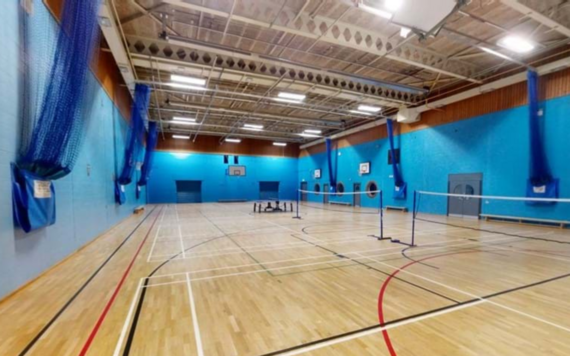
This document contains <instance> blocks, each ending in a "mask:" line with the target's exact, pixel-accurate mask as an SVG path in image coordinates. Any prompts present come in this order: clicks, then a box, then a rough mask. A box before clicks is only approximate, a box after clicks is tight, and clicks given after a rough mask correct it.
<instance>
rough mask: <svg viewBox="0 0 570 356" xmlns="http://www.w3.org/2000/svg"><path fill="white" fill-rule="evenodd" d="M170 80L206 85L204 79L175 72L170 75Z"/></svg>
mask: <svg viewBox="0 0 570 356" xmlns="http://www.w3.org/2000/svg"><path fill="white" fill-rule="evenodd" d="M170 80H172V81H173V82H178V83H185V84H193V85H200V86H204V85H206V79H201V78H192V77H184V76H181V75H176V74H172V75H171V76H170Z"/></svg>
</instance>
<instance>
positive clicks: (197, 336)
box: [186, 273, 204, 356]
mask: <svg viewBox="0 0 570 356" xmlns="http://www.w3.org/2000/svg"><path fill="white" fill-rule="evenodd" d="M186 286H187V287H188V301H189V302H190V311H191V312H192V326H193V327H194V338H195V339H196V351H197V352H198V356H204V348H203V346H202V337H201V335H200V326H199V325H198V314H197V313H196V304H195V303H194V293H192V281H191V280H190V275H189V274H188V273H186Z"/></svg>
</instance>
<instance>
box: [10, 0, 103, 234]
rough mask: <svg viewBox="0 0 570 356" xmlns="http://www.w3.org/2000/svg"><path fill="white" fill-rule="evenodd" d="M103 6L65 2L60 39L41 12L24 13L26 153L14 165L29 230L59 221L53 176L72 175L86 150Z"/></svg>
mask: <svg viewBox="0 0 570 356" xmlns="http://www.w3.org/2000/svg"><path fill="white" fill-rule="evenodd" d="M98 9H99V1H97V0H74V1H71V0H67V1H65V2H64V7H63V12H62V18H61V24H60V28H59V31H58V32H57V40H53V39H52V38H50V33H51V32H50V31H51V28H50V29H44V30H45V31H44V32H42V31H40V29H39V28H40V27H41V21H42V19H41V16H40V15H38V17H39V18H40V20H38V21H36V22H34V23H29V21H30V20H31V16H33V15H32V14H24V13H22V14H23V16H21V21H22V22H21V23H22V52H21V53H22V56H23V57H22V62H23V64H24V66H25V70H24V73H22V76H23V78H24V83H25V84H24V96H23V100H22V102H23V103H24V108H23V110H22V116H23V117H22V134H21V142H20V150H19V152H20V154H19V156H18V159H17V163H16V164H12V208H13V213H14V219H15V220H16V223H17V224H18V225H19V226H20V227H21V228H22V229H23V230H24V231H25V232H30V231H32V230H36V229H39V228H42V227H45V226H49V225H53V224H54V223H55V221H56V209H55V189H54V186H53V183H52V181H51V180H54V179H59V178H62V177H64V176H66V175H68V174H69V173H71V171H72V169H73V167H74V165H75V163H76V161H77V158H78V155H79V152H80V148H81V147H80V146H81V141H82V136H83V134H84V130H83V129H84V127H85V122H86V118H87V117H88V116H89V115H88V112H87V109H88V107H89V105H88V104H89V99H90V98H88V95H87V90H88V88H89V87H90V85H89V83H90V81H89V79H90V78H89V65H90V63H91V61H92V58H93V54H94V52H95V49H96V48H97V45H98V34H99V26H98V23H97V11H98ZM32 34H33V36H35V37H42V41H38V39H37V38H35V37H33V36H32ZM32 37H33V39H34V41H32ZM37 47H41V48H42V50H46V49H48V50H47V53H43V56H40V55H37V53H42V51H40V50H39V49H38V48H37ZM36 52H37V53H36ZM34 55H36V56H34Z"/></svg>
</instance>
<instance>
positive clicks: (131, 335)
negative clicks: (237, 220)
mask: <svg viewBox="0 0 570 356" xmlns="http://www.w3.org/2000/svg"><path fill="white" fill-rule="evenodd" d="M200 214H202V213H201V212H200ZM202 215H203V214H202ZM203 216H204V215H203ZM206 220H209V219H207V218H206ZM266 228H267V227H262V228H258V229H251V230H250V231H256V230H262V229H266ZM218 230H220V231H221V232H222V233H223V234H224V235H222V236H216V237H213V238H211V239H209V240H206V241H202V242H200V243H197V244H195V245H193V246H190V247H188V248H186V249H185V250H184V252H185V253H186V252H188V251H190V250H193V249H194V248H196V247H200V246H202V245H205V244H207V243H210V242H212V241H215V240H219V239H222V238H226V237H227V238H229V237H230V236H231V235H239V234H242V233H243V232H236V233H233V234H226V233H224V232H223V231H222V230H221V229H219V228H218ZM180 255H182V251H181V252H178V253H177V254H175V255H173V256H171V257H170V258H168V259H166V260H165V261H163V262H162V263H161V264H159V265H158V266H156V268H155V269H154V270H152V272H151V273H150V274H149V275H148V276H147V277H146V278H145V282H144V285H143V288H142V291H141V295H140V296H139V299H138V302H137V308H136V311H135V315H134V316H133V321H132V322H131V326H130V329H129V336H128V338H127V341H126V343H125V349H124V350H123V356H127V355H129V353H130V352H131V347H132V344H133V341H134V338H135V334H136V329H137V324H138V321H139V319H140V315H141V312H142V306H143V302H144V299H145V295H146V290H147V288H146V287H147V286H148V281H149V278H150V277H152V276H153V275H154V274H155V273H156V272H158V270H160V269H161V268H162V267H163V266H164V265H166V264H168V263H169V262H171V261H172V260H175V259H176V258H177V257H179V256H180ZM198 257H199V256H198Z"/></svg>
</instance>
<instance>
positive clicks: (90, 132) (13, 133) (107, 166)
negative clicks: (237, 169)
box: [0, 0, 146, 298]
mask: <svg viewBox="0 0 570 356" xmlns="http://www.w3.org/2000/svg"><path fill="white" fill-rule="evenodd" d="M18 10H19V1H3V2H1V3H0V36H1V37H2V38H3V42H2V44H3V49H2V51H0V63H2V66H0V107H1V108H2V113H1V114H0V115H1V116H0V298H1V297H2V296H4V295H6V294H7V293H9V292H11V291H13V290H14V289H16V288H18V287H19V286H21V285H22V284H24V283H26V282H27V281H29V280H30V279H33V278H35V277H36V276H38V274H40V273H41V272H43V271H45V270H46V269H47V268H49V267H51V266H53V265H54V264H56V263H57V262H59V261H61V260H62V259H63V258H65V257H66V256H68V255H69V254H70V253H72V252H74V251H76V250H77V249H78V248H80V247H81V246H83V245H84V244H86V243H87V242H89V241H91V240H92V239H93V238H95V237H96V236H97V235H99V234H100V233H102V232H103V231H105V230H107V229H109V228H111V227H112V226H113V225H115V224H116V223H118V222H120V221H121V220H123V219H124V218H126V217H127V216H128V215H130V214H132V211H133V208H134V207H135V206H138V205H141V204H144V202H145V198H146V195H145V194H146V193H145V192H144V191H143V193H142V198H141V199H140V200H139V201H136V199H135V185H134V184H131V185H130V186H128V187H127V192H126V193H127V204H125V205H123V206H120V207H119V206H117V205H116V204H115V202H114V190H113V189H114V188H113V174H114V172H115V168H114V167H115V159H122V157H123V155H124V145H125V139H126V137H125V136H126V135H125V134H124V133H125V132H126V130H127V123H126V121H125V120H124V119H123V118H122V117H121V116H120V114H119V111H118V110H117V108H116V107H115V106H114V104H113V103H112V101H111V100H110V98H109V97H108V96H107V94H106V92H105V91H104V90H103V89H102V87H101V86H100V85H99V83H98V82H97V80H96V79H95V77H94V76H93V75H92V74H90V81H91V84H92V86H93V88H94V91H93V93H92V95H91V98H93V100H92V102H91V104H92V105H91V108H90V111H89V114H88V115H87V119H88V121H89V124H88V127H87V129H86V133H85V137H84V142H83V146H82V150H81V153H80V156H79V159H78V161H77V165H76V167H75V169H74V171H73V172H72V173H71V174H70V175H69V176H67V177H64V178H62V179H60V180H57V181H55V182H54V184H55V190H56V204H57V205H56V207H57V222H56V224H55V225H53V226H50V227H48V228H45V229H40V230H37V231H34V232H32V233H30V234H25V233H24V232H23V231H22V230H20V229H18V228H15V227H14V223H13V217H12V202H11V199H12V192H11V181H10V163H11V162H14V161H15V159H16V153H17V150H18V140H19V133H20V122H21V119H20V100H21V96H20V90H21V88H22V87H21V85H22V84H21V77H20V75H21V73H22V71H23V66H22V63H21V60H20V54H19V48H20V43H19V23H18V18H19V14H18ZM31 21H33V23H34V31H32V32H33V35H34V36H35V37H34V38H35V40H34V41H33V47H32V51H33V52H34V53H35V55H34V58H35V59H36V62H34V66H35V67H34V69H35V70H36V71H37V74H38V78H39V79H38V83H39V82H41V81H42V80H45V77H46V73H47V72H46V68H48V65H47V62H48V61H49V53H50V51H49V47H50V43H49V41H53V40H55V38H56V30H57V29H58V26H57V24H56V23H55V21H54V20H53V18H52V17H51V15H50V14H49V12H48V11H47V9H46V8H45V6H44V4H43V2H42V1H40V0H35V1H34V13H33V17H32V18H31ZM38 83H35V84H36V85H37V84H38ZM39 86H40V87H41V84H40V85H39ZM113 125H114V126H116V130H115V131H117V135H116V138H115V140H116V146H117V148H116V150H113V145H114V142H113V140H114V138H113ZM88 167H90V173H89V174H88ZM137 174H138V172H137Z"/></svg>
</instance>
